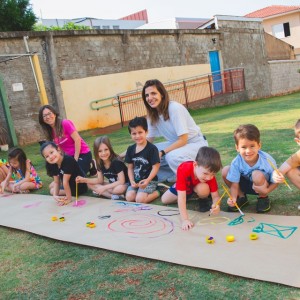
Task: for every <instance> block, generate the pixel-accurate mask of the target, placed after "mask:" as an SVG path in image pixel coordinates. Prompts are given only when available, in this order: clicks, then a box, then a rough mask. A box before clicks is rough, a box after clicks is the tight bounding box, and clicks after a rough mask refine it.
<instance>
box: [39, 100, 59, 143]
mask: <svg viewBox="0 0 300 300" xmlns="http://www.w3.org/2000/svg"><path fill="white" fill-rule="evenodd" d="M45 109H49V110H50V111H51V112H52V113H53V114H54V115H55V125H54V130H55V134H56V136H57V137H62V136H63V128H62V124H61V122H62V119H61V118H60V117H59V112H58V111H57V110H56V109H55V108H54V107H53V106H51V105H49V104H47V105H43V106H42V107H40V110H39V123H40V125H41V126H42V129H43V131H44V134H45V135H46V139H47V140H49V141H53V138H54V137H53V130H52V127H51V126H50V125H48V124H46V123H45V121H44V118H43V112H44V110H45Z"/></svg>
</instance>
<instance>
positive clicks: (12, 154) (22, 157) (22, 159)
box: [8, 148, 27, 177]
mask: <svg viewBox="0 0 300 300" xmlns="http://www.w3.org/2000/svg"><path fill="white" fill-rule="evenodd" d="M13 158H15V159H17V160H18V162H19V164H20V170H21V172H22V175H23V176H24V177H25V174H26V160H27V156H26V154H25V152H24V151H23V150H22V149H21V148H11V149H10V150H9V152H8V162H9V161H10V160H11V159H13ZM13 171H15V172H16V171H17V170H13Z"/></svg>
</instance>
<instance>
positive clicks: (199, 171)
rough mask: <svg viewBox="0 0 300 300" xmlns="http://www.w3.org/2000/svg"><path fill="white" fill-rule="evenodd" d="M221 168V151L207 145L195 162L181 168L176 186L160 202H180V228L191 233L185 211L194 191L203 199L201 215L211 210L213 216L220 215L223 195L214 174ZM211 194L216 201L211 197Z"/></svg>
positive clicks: (184, 164)
mask: <svg viewBox="0 0 300 300" xmlns="http://www.w3.org/2000/svg"><path fill="white" fill-rule="evenodd" d="M221 167H222V163H221V157H220V154H219V152H218V151H217V150H215V149H214V148H211V147H207V146H203V147H201V148H200V149H199V150H198V153H197V156H196V160H195V161H186V162H183V163H181V164H180V165H179V167H178V169H177V180H176V183H175V184H174V185H173V186H171V187H170V189H169V190H167V191H166V192H165V193H164V194H163V196H162V198H161V201H162V202H163V203H164V204H171V203H174V202H176V201H177V202H178V207H179V211H180V217H181V220H182V224H181V228H182V229H183V230H189V229H190V228H192V227H193V223H192V221H191V220H190V219H189V217H188V213H187V209H186V201H187V198H188V197H189V196H190V195H192V194H193V192H195V193H197V195H198V197H199V198H200V199H199V200H200V201H199V203H200V211H201V212H206V211H209V210H211V213H212V214H218V213H219V212H220V205H219V204H218V205H216V203H217V201H218V200H219V198H220V196H219V193H218V184H217V181H216V178H215V175H216V173H218V172H219V171H220V169H221ZM210 195H211V197H212V199H213V201H212V199H211V198H209V196H210ZM212 203H213V204H212Z"/></svg>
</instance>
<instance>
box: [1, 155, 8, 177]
mask: <svg viewBox="0 0 300 300" xmlns="http://www.w3.org/2000/svg"><path fill="white" fill-rule="evenodd" d="M8 168H9V164H8V162H7V161H6V160H5V159H2V158H0V183H1V182H2V181H3V180H4V179H5V178H6V176H7V173H8Z"/></svg>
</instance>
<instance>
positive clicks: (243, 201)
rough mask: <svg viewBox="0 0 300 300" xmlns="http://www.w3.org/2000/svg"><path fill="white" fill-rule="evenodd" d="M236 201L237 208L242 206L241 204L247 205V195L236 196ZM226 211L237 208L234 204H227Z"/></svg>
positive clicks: (232, 210) (233, 210)
mask: <svg viewBox="0 0 300 300" xmlns="http://www.w3.org/2000/svg"><path fill="white" fill-rule="evenodd" d="M236 203H237V205H238V207H239V208H242V207H243V206H247V205H248V204H249V201H248V199H247V196H246V195H245V196H244V197H238V198H237V200H236ZM227 211H228V212H237V211H238V209H237V207H236V206H229V205H228V207H227Z"/></svg>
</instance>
